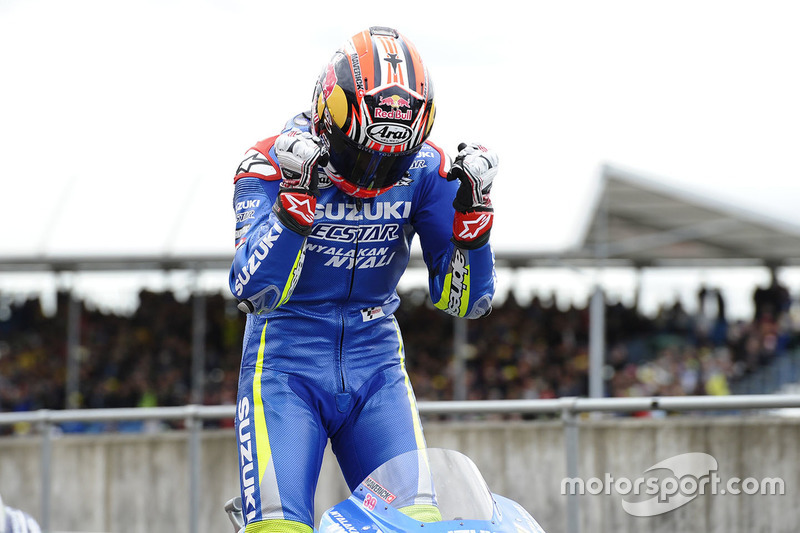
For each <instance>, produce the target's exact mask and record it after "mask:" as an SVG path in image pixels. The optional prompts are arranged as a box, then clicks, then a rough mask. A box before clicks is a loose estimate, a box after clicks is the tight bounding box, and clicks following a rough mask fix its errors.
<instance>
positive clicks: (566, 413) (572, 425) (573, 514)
mask: <svg viewBox="0 0 800 533" xmlns="http://www.w3.org/2000/svg"><path fill="white" fill-rule="evenodd" d="M561 400H562V402H563V407H562V408H561V421H562V423H563V425H564V456H565V458H566V467H567V478H569V479H577V477H578V453H579V450H578V439H579V435H578V423H577V420H576V419H575V411H574V410H573V409H572V408H573V406H574V402H575V398H562V399H561ZM579 497H580V495H579V494H572V493H567V517H566V518H567V529H566V531H567V533H580V530H581V516H580V515H581V509H580V502H579V501H578V498H579Z"/></svg>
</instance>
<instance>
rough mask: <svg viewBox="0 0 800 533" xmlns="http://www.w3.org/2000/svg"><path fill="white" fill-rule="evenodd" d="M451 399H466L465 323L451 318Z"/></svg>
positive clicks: (463, 320) (456, 318)
mask: <svg viewBox="0 0 800 533" xmlns="http://www.w3.org/2000/svg"><path fill="white" fill-rule="evenodd" d="M453 354H454V357H453V399H454V400H466V399H467V370H466V359H467V321H466V319H463V318H458V317H454V318H453Z"/></svg>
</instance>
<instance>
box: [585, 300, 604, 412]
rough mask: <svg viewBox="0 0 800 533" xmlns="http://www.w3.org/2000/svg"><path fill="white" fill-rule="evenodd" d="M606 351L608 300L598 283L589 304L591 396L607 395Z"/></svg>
mask: <svg viewBox="0 0 800 533" xmlns="http://www.w3.org/2000/svg"><path fill="white" fill-rule="evenodd" d="M605 351H606V302H605V295H604V294H603V289H602V288H601V287H600V285H597V286H596V287H595V289H594V294H592V299H591V302H590V304H589V396H590V397H591V398H602V397H603V396H604V395H605V391H604V381H605V380H604V379H603V366H604V365H605Z"/></svg>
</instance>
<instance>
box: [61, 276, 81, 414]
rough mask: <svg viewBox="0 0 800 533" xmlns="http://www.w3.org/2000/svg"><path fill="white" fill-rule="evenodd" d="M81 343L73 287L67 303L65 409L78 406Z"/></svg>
mask: <svg viewBox="0 0 800 533" xmlns="http://www.w3.org/2000/svg"><path fill="white" fill-rule="evenodd" d="M80 343H81V302H80V301H79V300H78V298H77V297H76V296H75V292H74V288H73V289H70V292H69V304H68V305H67V377H66V387H65V389H66V398H65V399H64V400H65V401H64V403H65V405H66V406H67V409H77V408H78V407H80V402H79V398H80V359H79V357H80V354H79V353H78V350H79V346H80Z"/></svg>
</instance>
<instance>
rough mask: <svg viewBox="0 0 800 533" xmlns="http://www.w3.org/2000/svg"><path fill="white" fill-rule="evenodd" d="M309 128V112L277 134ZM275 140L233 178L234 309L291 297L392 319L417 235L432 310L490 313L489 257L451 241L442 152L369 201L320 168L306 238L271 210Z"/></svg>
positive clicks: (262, 308)
mask: <svg viewBox="0 0 800 533" xmlns="http://www.w3.org/2000/svg"><path fill="white" fill-rule="evenodd" d="M309 126H310V121H309V115H308V114H306V113H301V114H299V115H296V116H295V117H293V118H292V119H290V120H289V121H288V122H287V123H286V125H285V127H284V130H283V131H288V130H289V129H292V128H296V129H301V130H304V131H308V129H309ZM276 138H277V136H276V137H270V138H268V139H265V140H263V141H260V142H259V143H257V144H256V145H255V146H253V147H252V148H251V149H250V150H249V151H248V152H247V153H246V154H245V158H244V160H243V161H242V163H241V164H240V165H239V167H238V169H237V172H236V176H235V178H234V183H235V191H234V199H233V207H234V211H235V214H236V234H235V239H236V240H235V246H236V252H235V257H234V261H233V265H232V267H231V271H230V277H229V283H230V288H231V291H232V292H233V294H234V295H235V296H236V298H237V299H238V300H239V302H240V304H239V308H240V309H241V310H243V311H245V312H250V313H255V314H264V313H270V312H271V311H273V310H275V309H277V308H278V307H280V306H282V305H284V304H285V303H286V302H288V301H289V300H290V298H291V301H292V302H295V303H303V302H307V303H308V302H319V301H327V302H340V303H346V302H349V303H350V304H352V305H358V306H361V307H363V308H365V309H369V308H372V307H375V308H380V309H381V312H382V313H385V314H389V313H390V312H393V311H394V310H395V309H396V307H397V305H398V303H399V298H398V297H397V293H396V287H397V283H398V281H399V280H400V277H401V275H402V273H403V271H404V270H405V268H406V266H407V265H408V261H409V256H410V250H411V243H412V240H413V236H414V235H415V234H416V235H418V236H419V240H420V245H421V248H422V254H423V259H424V261H425V264H426V266H427V269H428V273H429V284H428V285H429V293H430V297H431V300H432V302H433V303H434V305H435V306H436V307H437V308H439V309H441V310H442V311H444V312H446V313H449V314H451V315H454V316H459V317H465V318H478V317H480V316H483V315H485V314H487V313H488V312H489V311H490V310H491V300H492V296H493V294H494V290H495V283H496V276H495V269H494V254H493V252H492V249H491V247H490V245H489V243H486V244H484V245H483V246H480V247H478V248H476V249H470V250H467V249H464V248H461V247H459V246H457V245H456V244H455V242H454V241H453V239H452V231H453V217H454V212H455V211H454V208H453V206H452V202H453V198H454V197H455V194H456V190H457V188H458V182H457V181H448V180H447V179H445V178H446V176H447V172H448V170H449V165H450V161H449V158H448V157H447V156H446V155H445V154H444V152H443V151H442V150H441V149H440V148H438V147H437V146H436V145H434V144H433V143H431V142H426V143H425V144H424V145H423V147H422V148H421V149H420V150H419V152H418V153H417V155H416V159H415V160H414V161H413V163H412V165H411V167H410V168H409V170H408V173H407V175H406V177H404V178H403V179H401V180H400V181H399V182H398V183H396V184H395V185H394V186H393V187H392V188H391V189H389V190H388V191H386V192H384V193H382V194H380V195H378V196H376V197H374V198H364V199H362V198H353V197H351V196H348V195H347V194H345V193H344V192H342V191H340V190H339V189H338V188H337V187H335V186H334V184H333V183H332V182H331V180H330V179H328V177H327V175H326V174H325V172H324V170H323V169H319V170H318V172H319V178H320V179H319V189H320V196H319V198H318V200H317V205H316V212H315V220H314V225H313V228H312V230H311V233H310V235H308V236H303V235H300V234H299V233H296V232H294V231H292V230H291V229H289V228H287V227H286V226H284V225H283V224H282V223H281V222H280V221H279V220H278V218H277V217H276V215H275V214H274V213H273V211H272V206H273V204H274V202H275V200H276V198H277V195H278V192H279V187H280V181H281V172H280V169H279V165H278V163H277V157H276V155H275V150H274V146H273V145H274V141H275V139H276ZM301 272H302V273H303V275H302V276H301Z"/></svg>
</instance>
